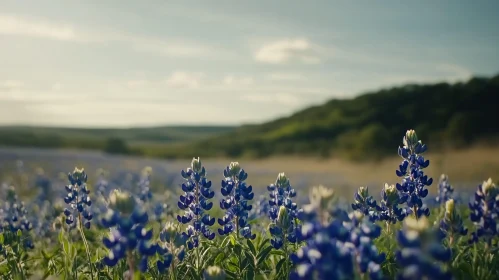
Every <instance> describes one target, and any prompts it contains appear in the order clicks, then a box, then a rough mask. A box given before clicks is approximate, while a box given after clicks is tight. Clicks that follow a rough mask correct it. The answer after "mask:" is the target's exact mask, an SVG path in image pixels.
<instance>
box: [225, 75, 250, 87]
mask: <svg viewBox="0 0 499 280" xmlns="http://www.w3.org/2000/svg"><path fill="white" fill-rule="evenodd" d="M253 82H254V80H253V77H249V76H248V77H236V76H234V75H227V76H225V77H224V79H223V84H224V85H228V86H249V85H252V84H253Z"/></svg>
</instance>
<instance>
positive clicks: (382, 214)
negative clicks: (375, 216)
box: [377, 184, 406, 224]
mask: <svg viewBox="0 0 499 280" xmlns="http://www.w3.org/2000/svg"><path fill="white" fill-rule="evenodd" d="M399 203H400V197H399V193H398V191H397V189H396V187H395V186H394V185H388V184H385V186H384V188H383V190H382V191H381V202H380V204H379V206H377V209H378V211H379V219H380V220H381V221H386V222H387V223H392V224H395V223H396V222H397V221H402V220H403V219H404V218H405V216H406V214H405V212H404V211H403V210H402V209H401V208H399V207H398V205H399Z"/></svg>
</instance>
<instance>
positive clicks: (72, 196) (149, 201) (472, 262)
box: [0, 130, 499, 280]
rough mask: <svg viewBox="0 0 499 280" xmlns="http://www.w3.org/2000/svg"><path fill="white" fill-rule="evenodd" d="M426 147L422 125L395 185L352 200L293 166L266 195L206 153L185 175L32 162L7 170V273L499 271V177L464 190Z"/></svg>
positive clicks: (246, 173)
mask: <svg viewBox="0 0 499 280" xmlns="http://www.w3.org/2000/svg"><path fill="white" fill-rule="evenodd" d="M394 148H396V147H394ZM426 150H427V146H426V145H425V144H423V143H422V141H420V140H419V139H418V137H417V135H416V132H415V131H413V130H408V131H407V132H406V134H405V135H404V136H403V141H402V143H401V145H400V147H399V148H398V155H399V156H400V164H399V165H398V166H393V173H392V174H393V176H392V177H390V178H387V179H386V180H387V183H386V184H384V186H383V187H382V190H381V193H379V192H374V191H372V188H371V190H370V189H369V187H368V186H362V187H359V188H358V190H357V191H356V192H355V195H354V196H353V197H351V198H348V199H347V200H346V201H345V200H344V199H343V197H341V195H339V192H338V190H335V188H334V187H324V186H322V185H319V186H314V187H309V188H306V189H302V190H300V191H298V190H297V189H296V188H295V187H294V186H295V181H299V180H300V178H288V176H287V175H286V173H285V172H286V170H282V171H283V172H284V173H277V174H273V175H272V176H273V178H272V179H271V180H269V182H268V186H267V187H266V189H265V190H264V191H263V192H261V195H259V194H257V190H256V188H255V189H254V188H253V186H252V183H251V182H252V181H254V179H253V178H254V177H253V176H255V177H258V176H259V174H258V173H257V174H253V173H252V172H251V170H250V169H247V168H245V165H244V163H243V162H241V163H238V162H228V163H227V166H226V168H225V169H220V170H216V169H210V167H209V166H206V167H205V166H204V164H203V162H202V161H201V159H199V158H194V159H193V160H192V161H191V162H190V163H188V162H185V168H183V169H182V170H178V172H176V173H177V175H178V177H177V178H178V179H181V180H182V181H183V183H181V184H178V186H176V189H165V188H162V187H161V185H159V186H158V184H155V183H154V182H155V181H154V178H155V177H158V176H162V175H161V174H156V173H154V174H153V173H152V169H151V168H150V167H146V168H143V169H142V171H141V172H136V173H134V174H129V173H127V172H122V173H121V172H120V171H116V172H117V174H114V176H113V178H115V179H113V180H109V178H110V176H111V174H109V172H107V171H106V170H100V172H99V173H98V175H92V174H88V173H87V171H86V170H84V169H82V168H81V167H78V166H77V167H76V168H75V166H74V165H77V164H78V163H74V162H73V163H72V164H73V165H69V166H58V167H56V169H60V168H64V169H66V170H67V171H69V173H67V174H65V175H64V176H48V175H47V173H46V172H44V170H41V169H37V170H34V171H32V172H28V171H26V170H25V169H26V168H25V167H24V166H23V164H22V162H19V163H18V166H17V170H12V171H11V173H10V174H7V175H8V176H6V174H1V175H3V176H4V177H5V178H7V179H5V181H6V182H5V183H4V184H3V185H2V188H1V190H0V192H1V196H0V198H1V200H0V209H1V210H0V221H1V224H0V274H1V279H326V280H330V279H439V280H440V279H441V280H443V279H499V276H498V275H499V256H498V253H499V252H498V248H499V247H498V241H499V238H498V232H499V225H498V222H499V186H498V185H496V184H495V182H494V181H492V179H489V178H488V177H487V178H483V180H482V181H483V183H480V182H476V184H475V185H474V186H470V187H472V188H473V189H474V192H473V193H472V194H471V195H468V194H467V193H459V192H458V191H454V188H453V187H452V178H449V177H448V176H447V175H444V174H442V175H441V176H439V178H430V177H429V176H428V175H426V174H425V169H426V168H427V167H428V166H429V165H430V164H431V159H428V158H425V156H424V153H425V151H426ZM6 160H10V159H6ZM13 160H14V159H13ZM60 163H62V164H63V165H66V164H70V163H68V161H60ZM142 167H143V166H142ZM142 167H137V170H141V168H142ZM96 168H99V167H96ZM207 170H210V172H207ZM490 175H495V174H490ZM218 178H222V179H221V180H219V179H218ZM0 179H2V180H4V178H3V177H1V178H0ZM91 182H92V183H91ZM171 182H176V180H175V178H172V179H171ZM172 184H173V183H172ZM429 189H435V193H437V195H436V196H431V195H429ZM40 190H41V191H40ZM307 192H308V195H307Z"/></svg>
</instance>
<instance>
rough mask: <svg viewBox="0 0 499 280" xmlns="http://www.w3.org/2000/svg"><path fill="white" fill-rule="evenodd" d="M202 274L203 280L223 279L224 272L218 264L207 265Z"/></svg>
mask: <svg viewBox="0 0 499 280" xmlns="http://www.w3.org/2000/svg"><path fill="white" fill-rule="evenodd" d="M203 275H204V279H205V280H225V272H224V271H223V270H222V269H221V268H220V267H219V266H208V267H207V268H206V270H205V271H204V273H203Z"/></svg>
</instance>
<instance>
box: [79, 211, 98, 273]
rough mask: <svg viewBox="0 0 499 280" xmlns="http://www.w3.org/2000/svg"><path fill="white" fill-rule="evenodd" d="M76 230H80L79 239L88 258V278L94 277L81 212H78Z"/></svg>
mask: <svg viewBox="0 0 499 280" xmlns="http://www.w3.org/2000/svg"><path fill="white" fill-rule="evenodd" d="M78 231H79V232H80V235H81V239H82V240H83V245H84V246H85V252H86V254H87V258H88V265H89V266H90V278H91V279H92V280H93V279H94V266H93V264H92V257H91V256H90V248H89V246H88V242H87V238H86V237H85V232H84V231H83V225H82V222H81V214H78Z"/></svg>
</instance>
